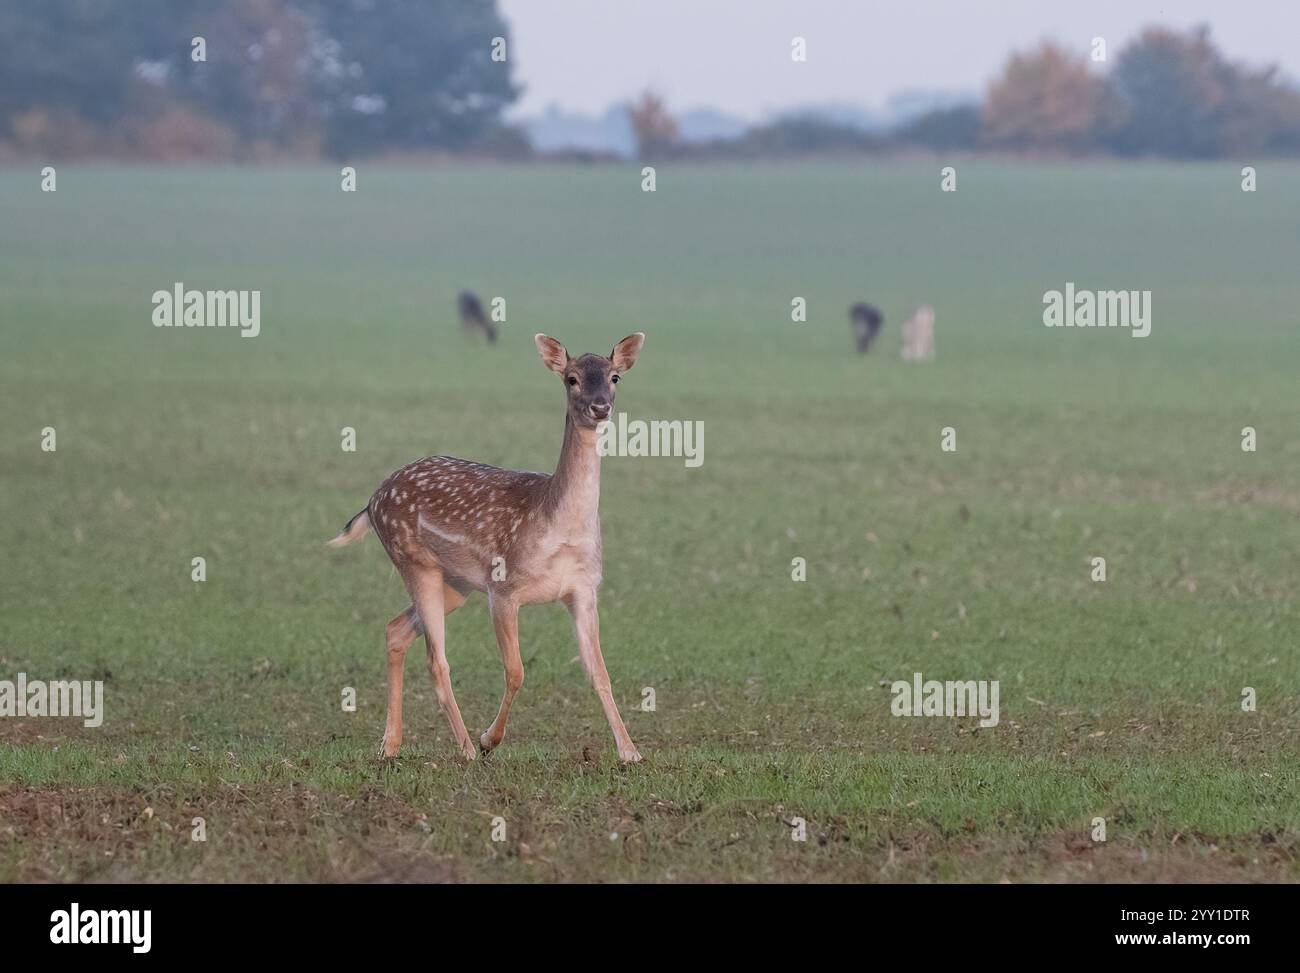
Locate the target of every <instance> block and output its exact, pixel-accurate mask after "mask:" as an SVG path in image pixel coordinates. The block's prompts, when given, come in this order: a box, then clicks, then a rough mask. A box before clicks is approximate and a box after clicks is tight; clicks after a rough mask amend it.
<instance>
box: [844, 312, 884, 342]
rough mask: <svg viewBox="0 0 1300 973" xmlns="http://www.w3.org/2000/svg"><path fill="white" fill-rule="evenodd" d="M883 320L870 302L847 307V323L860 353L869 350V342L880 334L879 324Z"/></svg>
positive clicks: (882, 322)
mask: <svg viewBox="0 0 1300 973" xmlns="http://www.w3.org/2000/svg"><path fill="white" fill-rule="evenodd" d="M884 322H885V319H884V317H883V316H882V315H881V313H880V312H879V311H877V310H876V309H875V308H874V307H872V306H871V305H870V304H854V305H853V306H852V307H851V308H849V325H850V327H852V329H853V340H854V341H855V342H856V343H857V346H858V352H859V353H860V354H866V353H867V351H869V350H870V348H871V343H872V342H873V341H875V340H876V335H878V334H880V326H881V325H882V324H884Z"/></svg>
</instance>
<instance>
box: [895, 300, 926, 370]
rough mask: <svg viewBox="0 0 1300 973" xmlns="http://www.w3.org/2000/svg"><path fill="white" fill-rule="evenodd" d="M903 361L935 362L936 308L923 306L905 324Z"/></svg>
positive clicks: (903, 330) (903, 329)
mask: <svg viewBox="0 0 1300 973" xmlns="http://www.w3.org/2000/svg"><path fill="white" fill-rule="evenodd" d="M902 333H903V350H902V357H903V361H933V360H934V308H932V307H930V305H928V304H922V305H921V306H920V307H918V308H917V309H916V312H915V313H914V314H913V315H912V316H911V317H910V318H908V319H907V320H906V321H904V322H903V328H902Z"/></svg>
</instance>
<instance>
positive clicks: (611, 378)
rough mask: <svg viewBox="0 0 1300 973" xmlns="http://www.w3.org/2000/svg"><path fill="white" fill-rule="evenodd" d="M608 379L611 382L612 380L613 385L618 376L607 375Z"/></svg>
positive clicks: (616, 382) (616, 381)
mask: <svg viewBox="0 0 1300 973" xmlns="http://www.w3.org/2000/svg"><path fill="white" fill-rule="evenodd" d="M609 380H610V381H611V382H613V383H614V384H615V385H617V384H618V376H617V375H611V376H610V377H609Z"/></svg>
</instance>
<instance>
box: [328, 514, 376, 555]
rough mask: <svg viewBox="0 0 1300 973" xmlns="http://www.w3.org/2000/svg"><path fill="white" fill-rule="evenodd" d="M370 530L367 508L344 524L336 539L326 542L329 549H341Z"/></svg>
mask: <svg viewBox="0 0 1300 973" xmlns="http://www.w3.org/2000/svg"><path fill="white" fill-rule="evenodd" d="M369 529H370V512H369V508H367V509H366V510H363V511H361V512H360V513H359V514H357V515H356V516H355V517H353V518H352V519H351V520H349V521H348V522H347V523H346V524H344V525H343V530H342V532H341V533H340V534H339V536H338V537H336V538H334V539H333V540H331V541H326V542H325V543H327V544H329V546H330V547H342V546H343V545H344V544H351V543H352V542H353V541H355V540H360V539H361V537H362V536H364V534H365V532H366V531H368V530H369Z"/></svg>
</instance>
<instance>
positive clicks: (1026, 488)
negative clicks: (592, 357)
mask: <svg viewBox="0 0 1300 973" xmlns="http://www.w3.org/2000/svg"><path fill="white" fill-rule="evenodd" d="M940 164H941V163H939V162H924V161H923V162H916V163H890V164H879V165H848V164H843V165H832V164H816V165H814V164H807V165H791V166H784V165H763V166H753V167H733V166H723V165H718V166H703V167H692V168H686V169H680V170H679V169H674V168H672V167H670V166H664V167H661V168H660V170H659V172H658V191H657V192H656V193H654V194H653V195H651V194H646V193H642V192H641V191H640V172H639V168H638V167H635V166H628V167H625V168H618V167H590V168H561V167H548V166H536V167H521V168H512V167H503V166H502V167H482V168H437V169H419V168H387V169H384V168H371V167H366V166H364V165H363V166H361V167H360V172H359V191H358V192H356V193H355V194H345V193H342V192H340V191H339V176H338V173H337V170H335V169H330V168H314V169H313V168H307V169H238V168H228V169H172V170H162V169H144V168H141V169H112V168H76V167H60V169H59V172H58V191H57V192H56V193H42V192H40V191H39V174H38V172H37V167H33V168H31V169H22V170H18V169H9V170H4V171H0V418H2V420H3V421H2V423H0V483H2V484H3V504H2V505H0V552H2V554H0V679H13V678H14V677H15V674H16V673H18V672H26V673H27V674H28V676H29V677H30V678H44V679H55V678H76V679H102V680H104V681H105V687H106V690H105V691H106V701H105V709H106V714H105V719H104V723H103V726H101V727H99V728H97V729H87V728H83V727H82V726H81V724H80V721H76V720H70V719H22V718H17V717H15V718H7V719H0V879H3V880H6V881H32V880H38V881H43V880H91V881H96V880H127V881H136V880H182V881H224V880H253V881H287V880H308V881H317V880H329V881H337V880H342V881H359V880H453V881H456V880H461V881H483V880H486V881H492V880H505V881H549V880H567V881H593V880H595V881H618V880H632V881H683V880H741V881H749V880H757V881H770V880H832V881H839V880H857V881H864V880H865V881H935V880H974V881H998V880H1001V879H1010V880H1013V881H1021V880H1049V881H1060V880H1063V881H1078V880H1143V881H1160V880H1173V881H1180V880H1207V881H1217V880H1293V881H1294V880H1297V879H1300V864H1298V861H1297V859H1298V856H1300V783H1298V782H1297V771H1298V770H1300V747H1298V746H1297V744H1300V653H1298V652H1297V649H1298V648H1300V616H1298V614H1297V609H1298V608H1300V600H1298V596H1300V435H1298V434H1300V421H1298V420H1300V393H1298V391H1297V389H1298V386H1297V374H1300V327H1297V324H1298V322H1297V313H1296V308H1297V307H1298V306H1300V278H1298V277H1297V275H1296V255H1297V251H1296V240H1297V231H1298V230H1300V225H1298V224H1297V218H1296V214H1297V213H1300V167H1296V166H1294V165H1288V166H1282V165H1266V164H1261V165H1260V177H1259V186H1260V188H1259V191H1258V192H1256V193H1253V194H1252V193H1243V192H1242V191H1241V189H1240V175H1239V166H1238V165H1203V166H1199V165H1198V166H1191V165H1184V166H1174V165H1127V166H1122V165H1103V164H1097V165H1069V166H1066V165H1042V166H1028V165H1012V164H993V163H975V162H968V163H959V164H958V170H959V176H958V178H959V184H958V191H957V192H956V193H942V192H940V190H939V173H938V169H939V166H940ZM176 281H183V282H184V283H185V284H186V286H187V287H194V288H200V289H208V288H211V289H226V288H242V289H260V290H261V291H262V333H261V335H260V336H259V337H257V338H255V339H244V338H241V337H239V336H238V334H237V333H236V332H234V331H229V330H217V329H211V330H207V331H200V330H189V329H158V328H154V327H153V326H152V325H151V323H150V313H151V310H152V309H151V305H150V295H151V294H152V293H153V292H154V291H155V290H160V289H170V288H171V287H172V285H173V283H174V282H176ZM1066 281H1074V282H1075V283H1076V284H1077V285H1078V286H1079V287H1081V288H1083V287H1088V288H1097V289H1110V288H1125V289H1128V288H1133V289H1149V290H1151V291H1152V292H1153V304H1154V324H1153V329H1152V334H1151V336H1150V337H1148V338H1146V339H1140V340H1135V339H1133V338H1131V337H1130V336H1129V335H1128V333H1127V332H1124V331H1122V330H1118V329H1116V330H1107V331H1099V330H1086V331H1077V330H1068V331H1067V330H1056V329H1047V328H1044V327H1043V326H1042V323H1041V314H1042V296H1043V293H1044V292H1045V291H1047V290H1051V289H1060V288H1063V287H1064V285H1065V282H1066ZM462 287H470V288H473V289H475V290H476V291H478V292H479V293H480V294H481V295H482V296H483V297H484V298H485V300H486V299H487V298H489V297H491V296H494V295H502V296H504V297H506V299H507V301H508V321H507V323H506V324H505V326H504V335H503V339H502V341H501V343H500V344H499V345H497V346H496V347H491V348H489V347H487V346H485V345H483V344H482V343H479V342H475V341H471V340H469V339H468V338H466V337H464V336H463V335H462V334H461V333H460V326H459V324H458V323H457V321H456V320H455V310H454V299H455V293H456V291H457V290H459V289H460V288H462ZM796 296H802V297H805V298H806V299H807V301H808V309H809V320H808V321H807V323H802V324H796V323H792V322H791V320H790V302H791V300H792V298H794V297H796ZM861 299H867V300H870V301H872V302H873V303H875V304H877V305H878V306H879V307H881V308H882V310H883V311H884V313H885V317H886V326H885V333H884V338H883V339H882V344H883V347H882V348H881V349H880V352H879V353H876V352H873V353H872V354H871V355H870V356H869V357H867V358H859V357H857V356H855V355H854V354H853V353H852V352H851V350H850V347H851V346H850V340H849V334H848V326H847V322H846V318H845V309H846V308H847V306H848V305H849V304H850V303H851V302H852V301H855V300H861ZM921 302H926V303H930V304H932V305H933V306H934V307H935V309H936V312H937V328H936V330H937V347H938V358H937V361H936V362H934V363H933V364H930V365H909V364H905V363H902V362H900V361H899V360H898V354H897V352H898V346H899V334H898V324H899V322H900V321H901V320H902V318H903V316H904V315H905V313H907V312H908V311H909V310H910V309H911V308H912V307H913V306H914V305H916V304H918V303H921ZM633 330H644V331H645V332H646V334H647V336H648V337H647V341H646V346H645V350H644V352H643V353H642V356H641V359H640V362H639V364H638V365H637V368H636V370H635V371H634V372H633V373H632V374H631V375H629V377H628V379H627V381H626V382H624V383H623V384H622V385H621V386H620V393H619V401H618V408H619V409H620V410H623V411H626V412H627V413H629V415H631V416H633V417H646V418H669V419H672V418H680V419H695V420H701V421H703V423H704V425H705V429H706V438H705V454H704V456H705V461H704V464H703V466H701V467H700V468H698V469H687V468H686V467H685V465H684V463H683V462H682V460H681V459H672V458H656V459H629V458H611V459H607V460H606V461H605V464H604V471H603V483H602V514H603V527H604V542H605V584H604V588H603V591H602V602H601V614H602V641H603V644H604V649H605V654H606V658H607V660H608V663H609V668H610V672H611V676H612V678H613V682H614V688H615V694H616V697H617V699H618V700H619V703H620V706H621V707H622V709H623V714H624V718H625V719H626V721H627V724H628V728H629V730H630V732H631V734H632V737H633V739H634V740H635V741H636V742H637V744H638V745H639V747H640V749H641V752H642V753H643V754H644V755H645V758H646V760H645V762H644V763H643V764H641V765H639V766H635V767H630V768H623V767H620V766H619V765H618V762H617V760H616V757H615V754H614V749H613V741H612V738H611V736H610V734H609V730H608V728H607V726H606V724H605V720H604V718H603V716H602V714H601V711H600V707H599V704H598V702H597V699H596V696H595V694H594V693H593V692H592V690H591V688H590V686H589V685H588V684H587V682H586V680H585V677H584V675H583V673H582V669H581V666H580V665H579V663H578V661H577V651H576V647H575V644H574V641H573V637H572V632H571V626H570V621H569V617H568V615H567V613H566V612H565V611H564V609H563V608H561V607H559V606H539V607H532V608H526V609H525V610H524V612H523V613H522V614H521V617H520V622H521V638H522V643H523V656H524V661H525V668H526V673H527V681H526V683H525V685H524V688H523V691H522V693H521V695H520V697H519V699H518V700H517V702H516V705H515V708H514V711H513V716H512V719H511V722H510V726H509V729H508V731H507V735H506V740H505V743H504V745H503V746H502V747H501V748H500V749H499V750H498V751H496V752H495V753H494V754H492V755H491V756H490V757H489V758H487V759H484V760H477V761H475V762H474V763H472V764H470V765H466V764H465V762H464V761H463V760H462V759H460V758H459V757H458V756H457V753H456V751H455V749H454V747H453V745H452V744H451V742H450V739H449V735H448V733H447V730H446V723H445V721H444V720H443V718H442V716H441V714H440V713H439V712H438V710H437V707H436V703H435V701H434V696H433V692H432V686H431V683H430V681H429V679H428V675H427V672H426V670H425V667H424V659H423V650H422V647H421V646H420V645H419V644H417V646H415V647H414V648H413V650H412V652H411V653H410V655H409V656H408V660H407V682H406V743H405V746H404V748H403V751H402V754H401V756H400V758H399V759H398V760H396V761H395V762H392V763H390V764H382V763H381V762H380V761H378V760H377V759H376V757H375V752H376V747H377V745H378V742H379V739H380V736H381V734H382V728H383V719H384V650H383V644H384V643H383V629H384V624H385V622H386V621H387V620H388V619H389V618H390V617H391V616H392V615H393V614H394V613H395V612H396V611H397V610H399V609H400V608H401V607H402V606H403V605H404V604H405V603H406V601H405V595H404V592H403V590H402V586H401V583H400V580H399V578H398V577H397V576H396V574H395V572H394V571H393V569H392V568H391V566H390V565H389V563H388V561H387V559H386V557H385V555H384V553H383V551H382V550H381V548H380V546H379V545H378V543H377V542H376V541H375V540H374V538H373V537H372V538H369V539H367V540H366V541H365V543H364V544H361V545H357V546H354V547H351V548H347V549H345V550H342V551H336V550H329V549H327V548H326V547H325V546H324V544H323V542H324V541H325V540H326V539H328V538H329V537H332V536H333V535H334V534H335V533H336V532H337V531H338V530H339V528H340V526H341V525H342V524H343V522H344V521H345V520H346V519H347V518H348V517H349V516H351V515H352V514H353V513H355V512H356V511H357V510H358V509H360V507H361V506H362V505H363V504H364V502H365V501H366V499H367V498H368V497H369V495H370V493H371V492H372V490H373V489H374V488H375V487H376V486H377V485H378V483H379V482H380V481H381V480H382V479H383V478H384V477H385V476H386V475H387V474H388V473H389V472H390V471H391V470H393V469H394V468H396V467H398V466H400V465H402V464H404V463H406V462H408V461H410V460H412V459H415V458H417V457H419V456H422V455H426V454H431V453H450V454H454V455H459V456H464V457H468V458H472V459H477V460H481V461H483V462H488V463H492V464H496V465H501V466H511V467H518V468H524V469H540V470H549V469H551V468H552V466H553V464H554V461H555V458H556V455H557V454H558V450H559V444H560V438H561V433H562V424H563V394H562V391H561V388H560V385H559V382H558V381H557V380H556V379H555V378H554V376H552V375H550V374H549V373H548V372H546V371H545V369H544V368H543V367H542V365H541V363H540V362H539V361H538V358H537V355H536V352H535V350H534V348H533V344H532V335H533V334H534V332H538V331H544V332H547V333H549V334H552V335H555V336H556V337H558V338H560V339H561V340H563V341H564V342H565V343H566V344H567V346H568V347H569V349H570V351H572V352H574V353H577V352H581V351H598V352H601V353H607V352H608V350H609V348H610V347H611V346H612V345H613V344H614V342H615V341H616V340H617V339H619V338H621V337H622V336H624V335H625V334H627V333H628V332H630V331H633ZM1247 425H1250V426H1254V427H1255V428H1256V429H1257V432H1258V450H1257V451H1256V452H1254V453H1248V452H1243V451H1242V449H1241V430H1242V427H1243V426H1247ZM344 426H351V427H354V428H355V429H356V430H357V442H358V448H357V450H356V452H354V453H348V452H344V451H343V450H342V449H341V448H340V430H341V429H342V428H343V427H344ZM944 426H953V427H955V429H956V430H957V437H958V438H957V443H958V448H957V451H956V452H955V453H945V452H942V451H941V450H940V448H939V445H940V430H941V429H942V428H943V427H944ZM45 427H54V428H55V429H56V431H57V451H56V452H52V453H51V452H43V451H42V450H41V448H40V443H41V431H42V429H43V428H45ZM195 556H203V557H205V558H206V559H207V580H206V582H203V583H195V582H194V581H192V580H191V558H193V557H195ZM1093 556H1104V557H1105V558H1106V559H1107V562H1108V580H1107V581H1106V582H1104V583H1095V582H1093V581H1092V580H1091V579H1090V559H1091V558H1092V557H1093ZM794 557H803V558H805V559H806V561H807V580H806V581H805V582H802V583H797V582H794V581H792V579H791V559H792V558H794ZM448 644H449V655H450V660H451V667H452V677H453V681H454V684H455V687H456V692H457V697H458V700H459V703H460V706H461V709H462V711H463V712H464V714H465V718H466V722H467V723H468V724H469V727H470V730H471V732H473V733H474V734H477V733H478V731H480V730H482V729H483V728H484V727H485V726H486V725H487V723H488V722H489V721H490V720H491V718H492V716H493V715H494V714H495V712H496V706H497V702H498V700H499V696H500V687H501V665H500V660H499V655H498V651H497V648H496V645H495V642H494V640H493V636H492V630H491V625H490V622H489V619H488V615H487V609H486V604H485V602H484V600H483V598H482V596H475V598H474V599H472V600H471V601H470V602H469V603H468V604H467V605H466V606H465V607H464V608H462V609H461V610H459V611H457V612H456V613H455V614H453V615H452V616H451V617H450V619H449V621H448ZM917 671H920V672H922V673H924V674H925V677H926V678H935V679H963V680H965V679H989V680H992V679H996V680H999V682H1000V685H1001V723H1000V725H998V726H997V727H995V728H992V729H978V726H977V721H976V720H975V719H973V718H970V719H949V718H942V717H940V718H918V719H908V718H899V717H894V716H892V715H891V713H890V701H891V696H890V693H889V689H888V683H889V682H890V681H892V680H895V679H910V678H911V675H912V673H913V672H917ZM344 687H354V688H355V689H356V691H357V698H358V706H357V711H356V712H355V713H346V712H343V711H342V706H341V703H340V700H341V693H342V691H343V689H344ZM643 687H653V688H654V690H655V696H656V703H657V708H656V710H655V711H654V712H644V711H641V710H640V709H639V708H638V705H639V702H640V700H641V691H642V688H643ZM1244 687H1253V688H1254V689H1255V691H1256V693H1257V699H1258V708H1257V711H1256V712H1243V710H1242V707H1241V694H1242V690H1243V688H1244ZM196 816H202V817H203V818H204V819H205V821H206V837H207V840H206V841H205V842H195V841H193V840H191V830H192V825H191V822H192V819H193V818H194V817H196ZM796 816H798V817H802V818H804V819H805V820H806V822H807V838H808V840H807V841H806V842H798V841H794V840H792V833H791V828H790V826H789V825H788V824H787V823H786V822H787V821H789V820H790V819H792V818H793V817H796ZM497 817H500V818H502V819H504V820H505V822H506V840H505V841H501V842H498V841H493V840H492V837H491V832H492V822H493V819H494V818H497ZM1095 817H1103V818H1105V820H1106V830H1107V840H1106V842H1105V843H1097V842H1094V841H1093V840H1092V838H1091V831H1092V821H1093V819H1094V818H1095Z"/></svg>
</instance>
